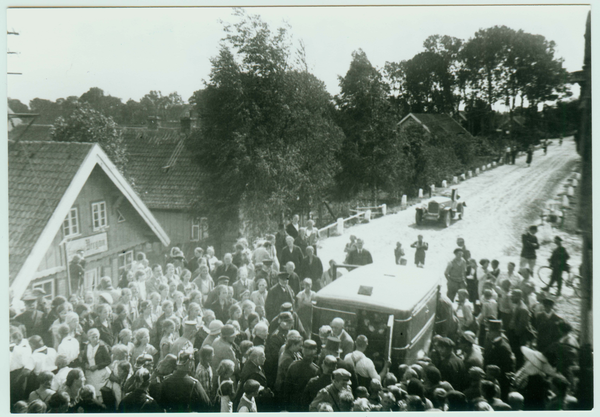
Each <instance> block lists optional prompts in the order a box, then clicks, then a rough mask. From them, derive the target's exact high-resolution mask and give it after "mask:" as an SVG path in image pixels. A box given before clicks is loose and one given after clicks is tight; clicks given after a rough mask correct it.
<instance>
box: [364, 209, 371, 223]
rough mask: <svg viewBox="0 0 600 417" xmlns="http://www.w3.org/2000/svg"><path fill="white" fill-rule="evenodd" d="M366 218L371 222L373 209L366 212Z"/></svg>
mask: <svg viewBox="0 0 600 417" xmlns="http://www.w3.org/2000/svg"><path fill="white" fill-rule="evenodd" d="M365 220H366V221H368V222H370V221H371V210H367V211H366V212H365Z"/></svg>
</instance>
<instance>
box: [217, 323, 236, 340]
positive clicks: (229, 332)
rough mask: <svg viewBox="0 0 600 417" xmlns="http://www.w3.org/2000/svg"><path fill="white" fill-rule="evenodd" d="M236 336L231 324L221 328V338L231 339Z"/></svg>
mask: <svg viewBox="0 0 600 417" xmlns="http://www.w3.org/2000/svg"><path fill="white" fill-rule="evenodd" d="M237 334H238V331H237V329H236V328H235V327H233V325H231V324H226V325H225V326H223V327H222V328H221V337H233V336H237Z"/></svg>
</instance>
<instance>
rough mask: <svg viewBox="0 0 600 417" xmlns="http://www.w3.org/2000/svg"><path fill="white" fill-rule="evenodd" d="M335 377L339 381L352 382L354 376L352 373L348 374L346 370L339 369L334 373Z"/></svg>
mask: <svg viewBox="0 0 600 417" xmlns="http://www.w3.org/2000/svg"><path fill="white" fill-rule="evenodd" d="M333 377H334V378H335V379H337V380H340V379H341V380H344V381H350V378H351V377H352V374H351V373H350V372H348V371H347V370H345V369H344V368H338V369H336V370H335V371H333Z"/></svg>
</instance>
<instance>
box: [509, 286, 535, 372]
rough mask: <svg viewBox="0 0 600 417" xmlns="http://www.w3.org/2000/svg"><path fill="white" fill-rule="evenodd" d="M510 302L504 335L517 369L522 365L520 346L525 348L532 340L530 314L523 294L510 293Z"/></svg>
mask: <svg viewBox="0 0 600 417" xmlns="http://www.w3.org/2000/svg"><path fill="white" fill-rule="evenodd" d="M510 301H511V303H512V304H513V306H514V307H513V312H512V315H511V318H510V323H509V325H508V329H507V332H506V335H507V336H508V340H509V341H510V347H511V349H512V351H513V352H514V353H515V357H516V359H517V367H520V366H521V365H522V364H523V355H522V354H521V346H525V345H526V344H527V342H528V341H530V340H531V338H532V329H531V322H530V321H531V313H530V311H529V309H528V308H527V306H526V305H525V303H524V302H523V293H522V292H521V290H519V289H516V290H512V291H511V292H510Z"/></svg>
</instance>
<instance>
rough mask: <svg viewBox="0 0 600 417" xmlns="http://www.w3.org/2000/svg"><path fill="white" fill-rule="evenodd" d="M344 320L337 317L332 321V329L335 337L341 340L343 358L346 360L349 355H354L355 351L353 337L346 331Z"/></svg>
mask: <svg viewBox="0 0 600 417" xmlns="http://www.w3.org/2000/svg"><path fill="white" fill-rule="evenodd" d="M345 324H346V323H345V322H344V319H342V318H340V317H336V318H334V319H333V320H331V324H330V326H331V329H332V330H333V336H335V337H337V338H338V339H340V342H341V347H342V358H345V357H346V355H347V354H349V353H352V351H353V350H354V340H352V336H350V335H349V334H348V332H347V331H346V330H345V329H344V326H345Z"/></svg>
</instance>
